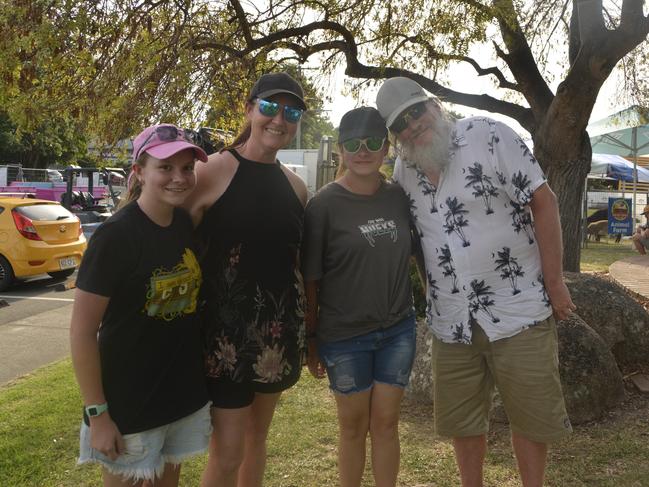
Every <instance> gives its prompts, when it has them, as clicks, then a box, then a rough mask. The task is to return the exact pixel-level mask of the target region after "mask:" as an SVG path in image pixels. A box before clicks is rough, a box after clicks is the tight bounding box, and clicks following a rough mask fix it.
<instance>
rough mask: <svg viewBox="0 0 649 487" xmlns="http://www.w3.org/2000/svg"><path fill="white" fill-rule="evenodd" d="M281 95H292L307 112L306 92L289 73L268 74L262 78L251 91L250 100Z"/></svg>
mask: <svg viewBox="0 0 649 487" xmlns="http://www.w3.org/2000/svg"><path fill="white" fill-rule="evenodd" d="M280 93H286V94H287V95H292V96H294V97H295V98H297V100H298V101H299V102H300V108H302V109H303V110H306V103H304V91H302V87H301V86H300V83H298V82H297V81H296V80H295V79H294V78H293V77H292V76H291V75H289V74H288V73H284V72H281V73H267V74H264V75H262V76H261V78H259V79H258V80H257V82H256V83H255V84H254V86H253V87H252V90H250V99H251V100H254V99H255V98H268V97H270V96H273V95H278V94H280Z"/></svg>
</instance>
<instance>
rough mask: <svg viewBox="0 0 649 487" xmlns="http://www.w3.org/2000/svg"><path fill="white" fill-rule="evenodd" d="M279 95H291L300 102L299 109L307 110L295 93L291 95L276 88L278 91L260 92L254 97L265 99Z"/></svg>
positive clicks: (289, 92)
mask: <svg viewBox="0 0 649 487" xmlns="http://www.w3.org/2000/svg"><path fill="white" fill-rule="evenodd" d="M279 94H286V95H291V96H293V97H295V99H296V100H297V101H299V102H300V105H301V106H300V108H301V109H302V110H306V109H307V106H306V103H304V100H303V99H302V98H301V97H300V95H298V94H297V93H293V92H292V91H289V90H283V89H281V88H278V89H275V90H266V91H262V92H261V93H258V94H257V95H256V97H257V98H267V97H269V96H273V95H279Z"/></svg>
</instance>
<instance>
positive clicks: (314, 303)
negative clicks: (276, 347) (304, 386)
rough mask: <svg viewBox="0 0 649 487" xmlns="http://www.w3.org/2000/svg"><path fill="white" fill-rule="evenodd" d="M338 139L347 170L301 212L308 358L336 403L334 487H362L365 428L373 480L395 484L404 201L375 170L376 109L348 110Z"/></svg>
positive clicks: (382, 131) (407, 365)
mask: <svg viewBox="0 0 649 487" xmlns="http://www.w3.org/2000/svg"><path fill="white" fill-rule="evenodd" d="M338 141H339V149H340V154H341V156H342V164H343V165H344V171H343V173H342V175H341V176H340V177H339V178H338V179H337V180H336V181H334V182H333V183H330V184H328V185H327V186H325V187H324V188H322V189H321V190H320V191H319V192H318V193H317V194H316V195H315V196H314V197H313V198H312V199H311V200H310V201H309V204H308V205H307V208H306V211H305V223H304V226H305V228H304V230H305V232H304V240H303V275H304V279H305V288H306V297H307V315H306V318H307V319H306V325H307V339H308V358H307V361H308V366H309V371H310V372H311V374H312V375H313V376H314V377H317V378H321V377H324V372H325V370H326V373H327V375H328V377H329V383H330V388H331V390H332V391H333V392H334V397H335V399H336V405H337V409H338V424H339V428H340V440H339V445H338V466H339V475H340V485H341V487H358V486H360V483H361V479H362V477H363V470H364V467H365V443H366V438H367V435H368V433H369V435H370V438H371V442H372V471H373V474H374V481H375V485H376V486H377V487H394V486H395V485H396V481H397V473H398V471H399V434H398V423H399V411H400V404H401V398H402V396H403V389H404V388H405V386H406V385H407V383H408V378H409V376H410V370H411V368H412V363H413V359H414V353H415V317H414V310H413V303H412V291H411V288H410V278H409V260H410V255H411V250H412V249H411V233H410V228H411V227H410V219H409V215H410V213H409V207H408V199H407V197H406V195H405V193H404V192H403V190H402V189H401V188H400V187H399V186H397V185H395V184H389V183H387V182H386V181H385V180H384V178H383V176H382V175H381V173H380V172H379V167H380V166H381V164H382V163H383V160H384V158H385V157H386V155H387V152H388V141H387V129H386V127H385V122H384V121H383V119H382V118H381V115H380V114H379V112H378V111H377V110H376V109H374V108H370V107H361V108H356V109H354V110H351V111H349V112H347V113H346V114H345V115H344V116H343V118H342V120H341V121H340V128H339V140H338Z"/></svg>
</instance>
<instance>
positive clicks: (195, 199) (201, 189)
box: [183, 152, 239, 227]
mask: <svg viewBox="0 0 649 487" xmlns="http://www.w3.org/2000/svg"><path fill="white" fill-rule="evenodd" d="M238 167H239V163H238V162H237V160H236V159H235V158H234V156H233V155H232V154H230V153H229V152H217V153H215V154H210V156H209V157H208V159H207V162H205V163H203V162H200V161H199V162H197V163H196V166H195V172H196V187H195V188H194V190H193V191H192V193H191V194H190V195H189V197H188V198H187V200H185V203H184V204H183V207H184V208H185V209H186V210H187V211H188V212H189V214H190V216H191V217H192V223H193V224H194V227H197V226H198V224H199V223H200V222H201V220H202V219H203V214H204V213H205V211H206V210H207V209H208V208H209V207H210V206H212V205H213V204H214V203H215V202H216V200H218V199H219V198H220V197H221V196H223V193H225V191H226V190H227V189H228V186H229V185H230V183H231V182H232V178H233V177H234V175H235V173H236V172H237V168H238Z"/></svg>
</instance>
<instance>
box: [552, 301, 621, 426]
mask: <svg viewBox="0 0 649 487" xmlns="http://www.w3.org/2000/svg"><path fill="white" fill-rule="evenodd" d="M557 331H558V335H559V372H560V374H561V385H562V387H563V394H564V397H565V400H566V409H567V410H568V416H569V417H570V420H571V421H572V422H573V423H574V424H579V423H583V422H585V421H590V420H593V419H596V418H598V417H599V416H601V415H602V413H603V412H604V411H606V410H608V409H610V408H612V407H613V406H615V405H616V404H618V403H619V402H620V401H622V400H623V399H624V384H623V382H622V374H620V370H619V369H618V367H617V364H616V363H615V358H614V357H613V354H612V353H611V352H610V350H609V347H608V345H607V344H606V343H605V342H604V340H603V339H602V338H601V337H600V336H599V335H598V334H597V333H596V332H595V331H594V330H593V329H592V328H591V327H590V326H588V325H587V324H586V323H585V322H584V321H583V320H582V319H581V318H580V317H579V316H577V315H575V314H573V315H571V316H570V318H568V319H567V320H563V321H560V322H559V323H558V326H557Z"/></svg>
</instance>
